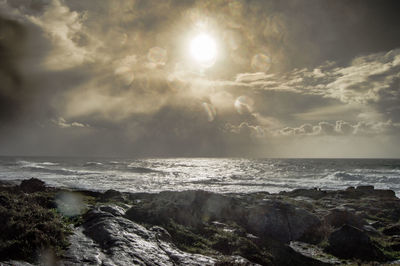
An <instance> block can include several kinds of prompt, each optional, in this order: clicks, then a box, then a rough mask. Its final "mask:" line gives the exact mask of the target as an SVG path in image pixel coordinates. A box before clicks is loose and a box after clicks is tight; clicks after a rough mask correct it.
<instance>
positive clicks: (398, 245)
mask: <svg viewBox="0 0 400 266" xmlns="http://www.w3.org/2000/svg"><path fill="white" fill-rule="evenodd" d="M390 248H391V249H392V250H393V251H400V243H396V244H392V245H390Z"/></svg>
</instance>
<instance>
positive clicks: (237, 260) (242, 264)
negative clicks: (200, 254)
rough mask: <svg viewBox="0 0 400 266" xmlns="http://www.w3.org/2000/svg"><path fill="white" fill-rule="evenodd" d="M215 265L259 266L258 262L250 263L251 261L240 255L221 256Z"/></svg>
mask: <svg viewBox="0 0 400 266" xmlns="http://www.w3.org/2000/svg"><path fill="white" fill-rule="evenodd" d="M214 265H215V266H260V264H256V263H252V262H251V261H249V260H247V259H245V258H243V257H241V256H238V255H236V256H230V257H226V258H222V259H221V260H219V261H217V262H216V263H215V264H214Z"/></svg>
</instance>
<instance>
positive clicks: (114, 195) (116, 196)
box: [100, 189, 124, 201]
mask: <svg viewBox="0 0 400 266" xmlns="http://www.w3.org/2000/svg"><path fill="white" fill-rule="evenodd" d="M100 198H101V200H102V201H109V200H118V201H123V200H124V197H123V194H122V193H121V192H119V191H117V190H114V189H109V190H107V191H106V192H104V193H103V195H102V196H101V197H100Z"/></svg>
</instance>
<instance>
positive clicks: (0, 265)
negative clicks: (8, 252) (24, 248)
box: [0, 260, 33, 266]
mask: <svg viewBox="0 0 400 266" xmlns="http://www.w3.org/2000/svg"><path fill="white" fill-rule="evenodd" d="M0 266H33V264H30V263H28V262H25V261H16V260H9V261H3V262H0Z"/></svg>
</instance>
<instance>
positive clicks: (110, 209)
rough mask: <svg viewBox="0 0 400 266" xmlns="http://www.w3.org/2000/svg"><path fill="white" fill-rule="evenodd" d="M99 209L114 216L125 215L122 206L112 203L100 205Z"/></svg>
mask: <svg viewBox="0 0 400 266" xmlns="http://www.w3.org/2000/svg"><path fill="white" fill-rule="evenodd" d="M99 209H100V210H101V211H103V212H106V213H110V214H112V215H114V216H124V215H125V210H124V209H123V208H122V207H120V206H117V205H113V204H111V205H103V206H100V207H99Z"/></svg>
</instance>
